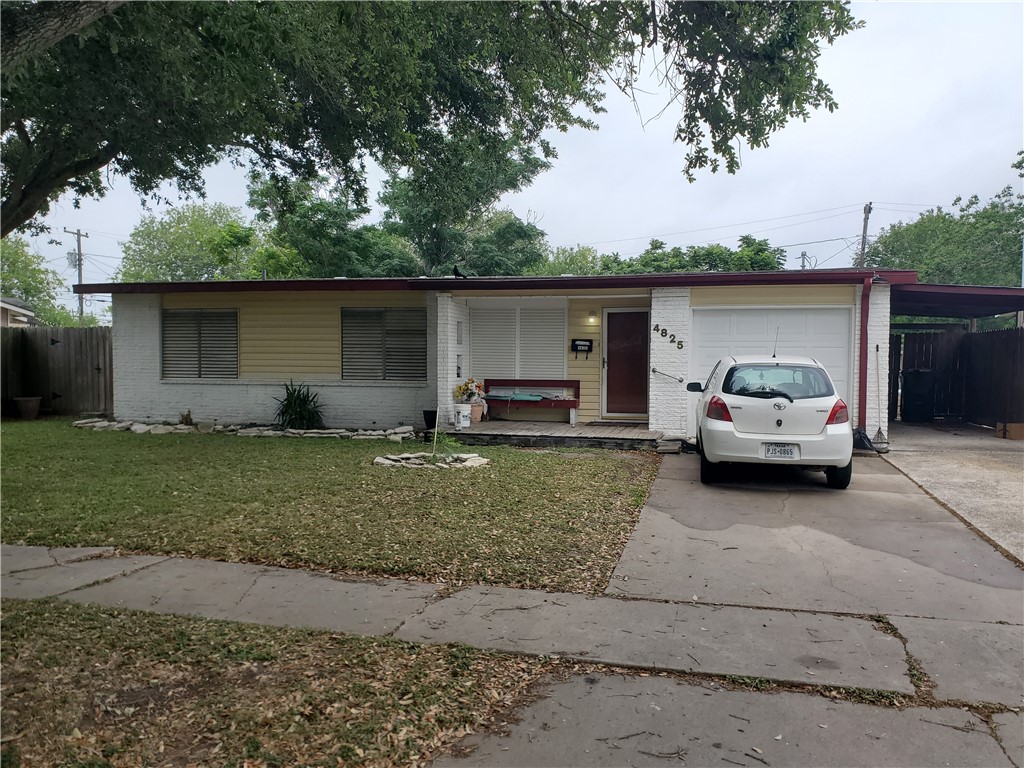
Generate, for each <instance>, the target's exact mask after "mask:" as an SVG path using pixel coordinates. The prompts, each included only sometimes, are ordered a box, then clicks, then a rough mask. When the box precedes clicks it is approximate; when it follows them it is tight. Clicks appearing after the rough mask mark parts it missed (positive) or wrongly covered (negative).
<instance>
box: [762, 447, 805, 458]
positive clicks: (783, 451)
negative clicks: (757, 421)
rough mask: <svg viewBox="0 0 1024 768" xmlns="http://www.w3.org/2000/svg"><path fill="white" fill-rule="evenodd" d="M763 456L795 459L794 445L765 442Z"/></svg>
mask: <svg viewBox="0 0 1024 768" xmlns="http://www.w3.org/2000/svg"><path fill="white" fill-rule="evenodd" d="M764 457H765V458H766V459H795V458H797V455H796V446H795V445H793V444H792V443H765V444H764Z"/></svg>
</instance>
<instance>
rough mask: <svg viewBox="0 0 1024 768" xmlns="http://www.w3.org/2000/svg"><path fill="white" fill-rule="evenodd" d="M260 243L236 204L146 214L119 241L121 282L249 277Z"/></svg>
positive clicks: (186, 206) (183, 207)
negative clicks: (233, 206) (124, 239)
mask: <svg viewBox="0 0 1024 768" xmlns="http://www.w3.org/2000/svg"><path fill="white" fill-rule="evenodd" d="M260 246H261V243H260V241H259V239H258V238H257V235H256V231H255V230H254V229H253V228H252V227H249V226H247V225H246V222H245V218H244V217H243V216H242V212H241V211H240V210H239V209H237V208H232V207H230V206H227V205H222V204H220V203H216V204H213V205H198V204H197V205H185V206H182V207H180V208H172V209H170V210H169V211H168V212H167V213H166V214H165V215H163V216H155V215H149V216H145V217H144V218H143V219H142V221H140V222H139V223H138V224H137V225H136V226H135V228H134V229H133V230H132V232H131V235H130V236H129V237H128V240H126V241H125V242H123V243H121V249H122V251H123V252H124V260H123V261H122V262H121V267H120V269H119V270H118V272H117V277H118V279H119V280H123V281H125V282H129V283H133V282H177V281H185V280H232V279H240V278H243V277H251V276H253V275H252V274H251V271H252V270H251V262H252V260H253V259H254V258H255V255H256V252H257V250H258V249H259V248H260Z"/></svg>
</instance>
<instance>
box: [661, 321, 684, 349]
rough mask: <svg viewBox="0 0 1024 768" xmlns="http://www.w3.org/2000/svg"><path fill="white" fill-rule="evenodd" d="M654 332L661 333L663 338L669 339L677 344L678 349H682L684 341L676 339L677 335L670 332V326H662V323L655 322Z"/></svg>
mask: <svg viewBox="0 0 1024 768" xmlns="http://www.w3.org/2000/svg"><path fill="white" fill-rule="evenodd" d="M654 332H655V333H657V334H659V335H660V336H661V338H663V339H668V343H669V344H675V345H676V349H682V348H683V342H682V341H676V335H675V334H674V333H669V332H668V328H662V327H661V323H655V324H654Z"/></svg>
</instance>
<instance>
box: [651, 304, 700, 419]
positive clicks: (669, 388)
mask: <svg viewBox="0 0 1024 768" xmlns="http://www.w3.org/2000/svg"><path fill="white" fill-rule="evenodd" d="M690 318H691V312H690V289H689V288H654V289H653V290H652V291H651V368H652V369H655V368H656V369H657V370H659V371H661V372H662V373H664V374H668V375H662V374H658V373H653V372H652V371H649V372H648V375H649V376H650V383H649V386H650V397H649V405H648V411H649V418H650V428H651V429H653V430H658V431H661V432H664V433H665V435H666V437H685V436H686V434H687V433H686V430H687V423H686V420H687V412H688V410H689V406H688V404H687V396H686V383H685V382H686V380H687V377H688V376H689V373H690ZM654 326H658V327H659V328H665V329H667V331H668V333H669V334H675V337H676V341H682V342H683V347H682V349H679V348H678V346H677V345H676V344H674V343H671V342H670V341H669V340H668V337H667V336H662V335H661V332H660V331H655V330H653V329H654ZM669 377H674V378H669ZM680 378H681V379H683V383H679V381H676V380H674V379H680Z"/></svg>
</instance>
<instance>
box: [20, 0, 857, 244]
mask: <svg viewBox="0 0 1024 768" xmlns="http://www.w3.org/2000/svg"><path fill="white" fill-rule="evenodd" d="M32 5H33V4H32V3H26V2H19V1H18V0H7V1H6V2H4V3H3V4H2V5H0V25H2V26H4V27H5V28H6V25H7V24H8V20H10V19H13V18H15V17H16V15H18V14H25V13H26V6H28V7H31V6H32ZM76 5H77V4H74V3H61V4H60V6H61V7H62V8H63V9H64V12H66V13H67V14H69V16H68V24H69V25H72V28H74V25H77V26H78V28H81V24H82V22H81V19H80V18H78V17H76V18H71V16H70V14H71V11H72V10H73V9H74V7H75V6H76ZM112 5H116V4H112ZM857 26H858V24H857V22H855V21H854V20H853V18H852V16H851V14H850V12H849V9H848V7H847V6H846V5H845V4H842V3H839V2H814V3H790V2H764V3H747V2H738V1H735V0H729V1H723V2H688V3H677V2H669V0H656V2H654V3H648V2H636V1H634V2H622V3H617V2H597V3H583V2H566V3H547V2H540V3H524V2H514V3H502V2H453V3H288V2H261V3H226V2H167V1H166V0H161V1H157V2H146V3H126V4H124V5H122V6H120V7H117V8H116V10H113V12H112V13H108V14H107V15H101V16H99V17H98V18H97V19H96V20H94V21H92V23H91V24H89V25H88V26H86V27H84V28H82V31H81V32H79V33H78V34H77V35H70V36H67V37H65V38H63V39H58V38H56V37H55V38H53V39H50V38H45V39H44V38H42V37H40V38H38V39H32V40H27V41H22V42H24V43H25V44H26V46H27V47H26V49H25V50H29V51H30V52H29V53H28V54H27V55H26V56H25V58H24V60H19V63H16V64H15V65H14V66H11V67H8V68H5V69H4V71H3V72H2V73H0V83H2V112H3V118H2V120H3V123H2V124H3V134H2V136H3V139H2V141H3V144H2V150H3V152H2V155H3V157H2V176H0V192H2V197H3V202H2V206H0V219H2V234H3V235H5V236H6V235H7V234H8V233H9V232H11V231H14V230H16V229H19V228H25V227H31V226H32V225H33V222H37V220H38V219H37V217H38V216H39V215H41V214H45V213H46V211H47V210H48V207H49V205H50V203H51V202H52V201H53V200H55V199H56V197H58V196H60V195H61V194H63V193H65V192H70V193H71V194H73V195H74V196H76V197H82V196H100V195H102V194H103V191H104V186H103V183H102V180H101V178H100V175H99V173H98V172H99V171H100V170H101V169H103V168H105V167H107V166H108V165H109V167H110V169H111V170H113V171H114V172H115V173H117V174H120V175H123V176H125V177H127V178H128V180H129V181H130V183H131V184H132V186H133V188H134V189H136V190H137V191H138V192H139V193H140V194H143V195H150V194H153V193H155V192H156V190H157V189H158V188H159V186H160V184H161V183H163V182H164V181H167V180H172V181H174V182H175V183H176V184H177V185H178V187H179V189H180V190H182V191H183V192H185V193H190V192H192V193H200V192H201V190H202V171H203V169H204V168H206V167H207V166H209V165H211V164H212V163H214V162H216V161H218V160H221V159H224V158H225V157H227V158H232V159H234V160H236V161H237V162H244V163H251V164H253V165H255V166H258V167H261V168H262V169H263V170H264V171H265V172H267V173H269V174H271V175H277V176H281V175H299V176H304V177H307V178H312V177H315V176H316V175H317V173H319V172H321V171H331V172H333V173H336V174H338V175H339V176H340V177H341V178H342V179H343V181H344V183H345V184H346V186H347V187H348V188H349V189H350V191H352V192H353V194H354V195H355V197H354V199H355V200H356V202H359V195H360V194H361V193H362V192H363V191H364V190H363V185H362V179H363V162H364V160H365V159H367V158H373V159H374V160H376V161H377V162H378V163H380V164H382V165H383V166H385V167H389V168H399V167H405V168H408V169H409V173H411V174H413V176H415V175H416V174H419V176H420V177H421V178H422V179H423V183H424V184H432V185H433V186H434V189H435V190H436V189H443V187H442V186H441V183H440V181H439V177H438V176H437V175H435V174H433V173H431V169H432V168H440V167H443V166H444V163H443V162H441V161H440V158H439V157H438V156H437V154H436V153H437V152H439V151H440V152H447V151H448V150H449V149H451V148H454V147H458V146H459V144H458V142H455V143H451V142H449V141H448V140H449V139H453V138H455V139H472V140H474V141H476V142H479V144H480V146H482V147H486V148H489V149H491V150H494V151H496V148H499V147H501V146H502V145H503V144H504V143H505V142H513V143H514V144H515V145H516V146H517V147H520V148H522V150H523V152H524V153H533V154H535V155H537V156H543V157H551V156H553V150H552V148H551V147H550V145H548V144H547V143H546V142H545V141H544V140H543V138H542V134H543V132H544V131H546V130H548V129H552V128H555V129H559V130H566V129H568V128H569V127H571V126H574V125H583V126H591V125H592V123H590V122H589V120H588V118H587V117H586V114H587V113H588V112H593V111H595V110H598V109H599V105H600V99H601V90H600V86H601V85H602V83H603V82H605V81H606V79H608V78H611V79H612V80H613V81H614V82H615V84H616V85H618V86H619V87H620V88H621V89H623V90H626V91H627V92H628V91H629V89H630V88H631V87H632V86H633V84H634V83H635V82H636V79H637V77H638V74H639V72H640V71H641V65H642V63H643V60H644V57H645V56H648V57H650V56H654V57H657V66H658V69H659V71H660V72H661V74H662V77H663V82H664V85H665V88H666V92H667V94H668V97H669V98H671V99H674V100H676V101H677V102H678V104H679V106H680V109H681V113H682V116H681V118H680V121H679V124H678V127H677V130H676V135H675V137H676V138H677V139H678V140H680V141H682V142H683V143H684V144H685V145H686V147H687V154H686V159H685V163H684V171H685V172H686V173H687V175H688V176H690V177H691V178H692V175H693V172H694V171H696V170H698V169H701V168H710V169H711V170H716V169H717V168H718V166H719V164H720V163H721V162H724V164H725V167H726V169H727V170H729V171H734V170H735V169H736V168H737V166H738V155H737V148H736V147H737V144H738V143H740V142H746V143H747V144H749V145H751V146H763V145H764V144H766V143H767V140H768V137H769V135H770V134H771V133H772V132H774V131H776V130H778V129H779V128H780V127H781V126H782V125H783V124H784V123H785V122H786V121H787V120H790V119H793V118H806V117H807V116H808V114H809V110H811V109H814V108H818V107H824V108H826V109H829V110H831V109H834V108H835V106H836V102H835V100H834V99H833V97H832V94H831V92H830V91H829V89H828V87H827V85H826V84H825V83H823V82H822V81H821V79H820V78H818V77H817V58H818V54H819V51H820V48H821V46H822V45H823V44H828V43H831V42H832V41H833V40H835V39H836V37H838V36H840V35H843V34H846V33H847V32H849V31H851V30H852V29H854V28H856V27H857Z"/></svg>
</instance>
